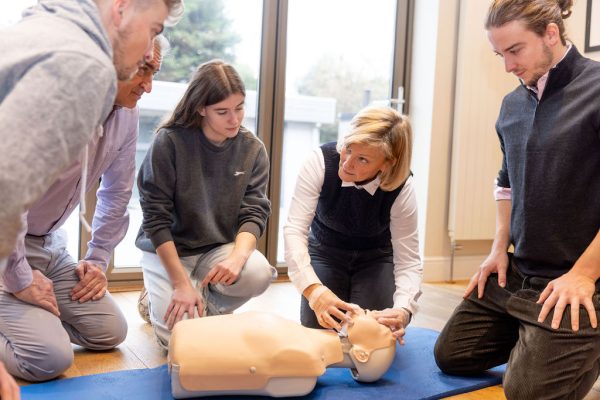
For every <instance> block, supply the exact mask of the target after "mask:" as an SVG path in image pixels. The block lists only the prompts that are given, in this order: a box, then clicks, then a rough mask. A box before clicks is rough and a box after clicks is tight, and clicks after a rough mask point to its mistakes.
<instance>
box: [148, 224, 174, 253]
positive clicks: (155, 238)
mask: <svg viewBox="0 0 600 400" xmlns="http://www.w3.org/2000/svg"><path fill="white" fill-rule="evenodd" d="M149 236H150V235H149ZM150 241H151V242H152V245H153V246H154V249H156V248H158V246H160V245H161V244H163V243H165V242H173V241H174V240H173V235H172V234H171V230H170V229H168V228H164V229H161V230H159V231H156V232H154V233H153V234H152V236H150Z"/></svg>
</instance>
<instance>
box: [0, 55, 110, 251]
mask: <svg viewBox="0 0 600 400" xmlns="http://www.w3.org/2000/svg"><path fill="white" fill-rule="evenodd" d="M0 88H1V89H2V90H3V92H4V93H3V94H4V98H3V100H2V101H0V121H2V124H1V126H0V143H2V146H0V204H2V207H0V258H4V257H6V256H7V255H8V254H10V253H11V252H12V250H13V248H14V245H15V237H16V235H17V232H18V231H19V229H20V228H21V226H20V224H19V223H18V220H19V216H20V214H21V213H22V212H23V211H25V210H26V209H27V208H28V207H30V206H31V204H33V203H34V202H35V201H37V200H38V199H39V198H40V196H41V195H42V194H43V193H44V192H45V191H46V190H47V189H48V187H49V186H50V185H51V184H52V183H53V181H54V179H55V178H56V177H57V175H58V174H59V173H60V172H61V171H62V169H64V168H65V167H66V166H67V165H69V164H70V163H72V162H73V161H74V160H75V159H77V157H79V156H80V154H81V151H82V149H83V148H84V146H85V145H86V144H87V143H88V141H89V140H90V139H91V138H92V136H93V134H94V133H95V132H96V130H97V129H98V126H99V125H100V124H101V123H102V121H103V120H104V119H105V118H106V116H107V115H108V113H109V111H110V107H111V105H112V103H113V101H114V94H115V90H116V78H115V72H114V68H107V65H106V64H103V63H101V62H100V61H98V60H95V59H93V58H89V57H84V56H83V55H81V54H77V53H56V54H54V55H52V56H50V57H47V58H45V59H43V60H42V61H40V62H38V63H37V64H35V65H33V66H31V67H30V68H28V69H27V70H26V71H25V72H23V75H22V76H21V77H19V78H18V79H16V80H15V83H14V84H12V85H9V84H8V83H6V82H5V83H4V84H3V83H0Z"/></svg>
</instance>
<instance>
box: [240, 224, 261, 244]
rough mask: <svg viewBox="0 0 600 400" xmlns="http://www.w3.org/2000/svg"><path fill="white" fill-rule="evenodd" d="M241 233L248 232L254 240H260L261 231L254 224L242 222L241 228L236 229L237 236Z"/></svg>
mask: <svg viewBox="0 0 600 400" xmlns="http://www.w3.org/2000/svg"><path fill="white" fill-rule="evenodd" d="M242 232H248V233H251V234H253V235H254V236H255V237H256V240H258V239H260V236H261V229H260V226H258V224H256V223H254V222H244V223H243V224H242V226H240V228H239V229H238V234H239V233H242Z"/></svg>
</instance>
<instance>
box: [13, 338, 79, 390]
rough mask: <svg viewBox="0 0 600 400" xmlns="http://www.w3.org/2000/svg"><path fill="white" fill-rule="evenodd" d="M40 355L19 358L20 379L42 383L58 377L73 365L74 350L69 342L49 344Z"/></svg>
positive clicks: (32, 354) (31, 354) (30, 354)
mask: <svg viewBox="0 0 600 400" xmlns="http://www.w3.org/2000/svg"><path fill="white" fill-rule="evenodd" d="M42 352H43V354H42V353H41V352H40V353H36V354H34V353H29V354H27V355H25V356H22V357H19V358H18V367H17V368H18V371H19V372H18V374H17V375H19V377H20V378H23V379H26V380H28V381H31V382H42V381H47V380H50V379H54V378H56V377H58V376H59V375H60V374H62V373H63V372H65V371H66V370H67V368H69V367H70V366H71V364H73V349H72V347H71V344H70V343H69V342H65V343H53V344H48V345H46V346H45V348H44V349H43V350H42Z"/></svg>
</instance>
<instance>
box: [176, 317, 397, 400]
mask: <svg viewBox="0 0 600 400" xmlns="http://www.w3.org/2000/svg"><path fill="white" fill-rule="evenodd" d="M395 350H396V342H395V340H394V338H393V336H392V332H391V331H390V329H389V328H387V327H385V326H383V325H381V324H380V323H378V322H377V321H376V320H375V319H374V318H373V317H372V316H371V315H370V314H369V312H368V311H367V312H364V311H361V312H360V313H357V314H354V315H353V316H352V318H351V321H350V322H348V323H347V324H345V325H344V328H343V329H342V330H341V331H340V332H339V333H338V332H335V331H332V330H323V329H311V328H306V327H303V326H301V325H299V324H297V323H296V322H294V321H290V320H288V319H285V318H281V317H278V316H276V315H273V314H269V313H263V312H253V311H250V312H245V313H240V314H230V315H219V316H210V317H204V318H196V319H190V320H184V321H181V322H179V323H177V324H176V325H175V327H174V328H173V332H172V335H171V340H170V343H169V371H170V374H171V388H172V394H173V397H175V398H176V399H183V398H189V397H199V396H214V395H263V396H273V397H284V396H303V395H305V394H307V393H309V392H310V391H312V390H313V389H314V387H315V384H316V382H317V377H319V376H320V375H322V374H323V373H325V369H326V368H327V367H334V368H349V369H350V371H351V374H352V377H353V378H354V379H356V380H357V381H361V382H373V381H376V380H378V379H379V378H381V377H382V376H383V374H385V372H386V371H387V370H388V368H389V367H390V365H391V364H392V361H393V360H394V355H395Z"/></svg>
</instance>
